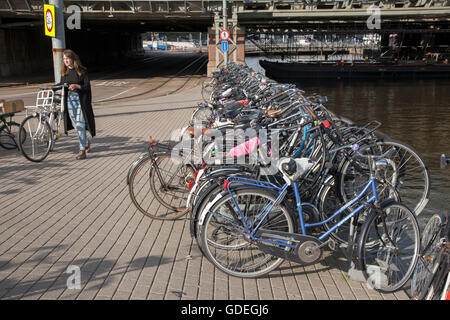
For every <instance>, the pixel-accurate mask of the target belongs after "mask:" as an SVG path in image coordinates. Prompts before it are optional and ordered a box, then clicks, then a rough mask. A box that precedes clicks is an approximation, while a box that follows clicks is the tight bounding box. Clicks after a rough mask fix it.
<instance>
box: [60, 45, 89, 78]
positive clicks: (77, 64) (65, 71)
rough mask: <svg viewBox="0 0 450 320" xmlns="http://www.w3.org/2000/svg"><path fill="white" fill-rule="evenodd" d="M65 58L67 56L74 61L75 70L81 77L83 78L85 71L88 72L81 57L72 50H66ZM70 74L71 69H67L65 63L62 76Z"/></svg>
mask: <svg viewBox="0 0 450 320" xmlns="http://www.w3.org/2000/svg"><path fill="white" fill-rule="evenodd" d="M63 56H66V57H67V58H69V59H72V61H73V67H74V68H75V70H76V72H77V73H78V75H79V76H81V74H82V73H83V71H85V70H86V68H85V67H84V66H83V65H82V64H81V61H80V57H78V55H77V54H76V53H75V52H73V51H72V50H70V49H66V50H64V52H63ZM68 73H69V68H67V66H66V65H65V64H64V61H63V63H62V68H61V74H62V75H63V76H66V75H67V74H68Z"/></svg>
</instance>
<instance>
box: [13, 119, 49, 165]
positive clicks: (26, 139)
mask: <svg viewBox="0 0 450 320" xmlns="http://www.w3.org/2000/svg"><path fill="white" fill-rule="evenodd" d="M52 144H53V133H52V129H51V128H50V125H49V124H48V122H47V121H46V120H45V119H43V118H42V117H41V115H40V114H36V115H30V116H28V117H26V118H25V119H24V120H23V121H22V123H21V124H20V128H19V147H20V151H21V152H22V154H23V155H24V157H25V158H27V159H28V160H30V161H33V162H40V161H42V160H44V159H45V158H46V157H47V156H48V154H49V152H50V149H51V147H52Z"/></svg>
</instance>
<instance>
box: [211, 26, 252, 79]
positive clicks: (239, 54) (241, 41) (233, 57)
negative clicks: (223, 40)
mask: <svg viewBox="0 0 450 320" xmlns="http://www.w3.org/2000/svg"><path fill="white" fill-rule="evenodd" d="M231 37H232V39H233V40H234V41H235V43H236V49H235V50H234V51H233V52H231V46H229V47H230V54H229V56H228V61H231V62H234V63H238V64H243V65H245V27H240V26H236V27H235V28H234V29H233V30H232V31H231ZM208 39H209V41H208V66H207V76H208V77H210V76H211V74H212V72H213V71H214V69H216V68H221V67H223V56H222V55H217V56H218V57H219V59H220V60H219V61H216V50H220V47H217V46H216V29H215V25H213V26H212V27H210V28H208Z"/></svg>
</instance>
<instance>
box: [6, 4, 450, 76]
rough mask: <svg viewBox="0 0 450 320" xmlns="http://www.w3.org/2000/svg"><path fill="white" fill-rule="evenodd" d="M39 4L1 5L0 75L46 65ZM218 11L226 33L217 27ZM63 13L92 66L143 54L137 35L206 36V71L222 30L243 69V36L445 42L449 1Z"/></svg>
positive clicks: (73, 42) (94, 7)
mask: <svg viewBox="0 0 450 320" xmlns="http://www.w3.org/2000/svg"><path fill="white" fill-rule="evenodd" d="M45 3H47V1H39V0H0V75H9V74H13V73H14V72H19V73H20V72H25V71H26V69H27V68H28V67H30V68H32V69H33V68H38V67H39V65H40V64H41V63H42V61H43V60H49V61H50V60H51V56H50V55H49V52H50V49H49V45H50V40H49V39H47V38H46V37H44V36H43V33H44V31H43V28H44V26H43V5H44V4H45ZM224 3H226V8H227V9H226V13H227V17H228V25H227V26H224V25H223V23H222V21H223V20H222V13H223V5H224ZM64 6H65V10H66V12H65V18H66V19H67V18H69V17H70V15H71V14H73V12H74V11H73V10H72V11H68V8H70V7H71V8H72V9H73V8H76V10H78V12H80V16H81V28H80V29H79V30H76V29H75V30H69V29H66V43H67V47H72V48H73V49H75V50H76V51H79V52H81V54H80V55H82V56H86V58H85V59H84V60H86V59H88V60H91V61H90V62H91V63H94V62H95V61H98V60H99V59H107V58H117V57H119V56H121V55H126V54H133V53H134V52H136V51H138V50H141V49H142V47H141V45H140V34H141V33H143V32H147V31H154V32H168V31H188V32H201V31H203V32H205V31H208V34H209V46H210V48H209V70H212V69H213V68H215V67H217V66H220V64H221V63H222V60H223V59H222V58H221V56H220V54H219V53H220V52H219V51H220V39H218V32H219V31H220V30H222V29H228V30H230V31H231V39H230V59H231V60H234V61H237V62H243V61H244V60H243V59H244V58H245V37H246V35H248V34H258V33H278V34H287V33H296V34H312V33H319V34H326V33H331V34H338V33H341V34H348V33H356V32H358V33H381V34H389V33H393V32H403V31H405V30H407V31H408V32H409V33H415V34H425V33H428V34H430V33H433V34H436V33H440V34H445V35H446V36H445V37H447V38H446V39H448V33H449V22H450V0H380V1H370V0H359V1H357V0H332V1H318V0H284V1H277V0H228V1H224V0H194V1H180V0H166V1H153V0H150V1H131V0H128V1H123V0H97V1H92V0H72V1H70V0H69V1H64ZM374 19H378V20H374ZM374 21H375V22H379V24H377V23H374ZM88 53H90V54H88Z"/></svg>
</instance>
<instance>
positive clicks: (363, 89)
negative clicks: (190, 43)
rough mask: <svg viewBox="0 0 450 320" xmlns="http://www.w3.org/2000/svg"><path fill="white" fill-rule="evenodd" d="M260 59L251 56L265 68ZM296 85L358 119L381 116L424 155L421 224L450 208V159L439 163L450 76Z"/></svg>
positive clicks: (449, 112)
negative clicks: (427, 187)
mask: <svg viewBox="0 0 450 320" xmlns="http://www.w3.org/2000/svg"><path fill="white" fill-rule="evenodd" d="M258 59H259V58H255V57H250V58H247V60H246V61H247V64H248V65H249V66H250V67H252V68H253V69H254V70H255V71H258V72H261V71H262V72H263V70H264V69H262V68H261V67H260V66H259V64H258ZM261 69H262V70H261ZM295 84H296V85H297V87H298V88H299V89H302V90H305V91H306V93H307V94H310V93H311V94H312V93H317V94H320V95H325V96H327V97H328V102H327V103H326V105H325V106H326V107H327V108H328V109H330V110H331V111H333V112H335V113H336V114H339V115H341V116H344V117H346V118H349V119H351V120H353V121H354V122H356V123H357V124H360V125H364V124H365V123H367V122H369V121H371V120H378V121H380V122H381V123H382V126H381V127H380V131H382V132H384V133H386V134H387V135H389V136H390V137H391V138H393V139H396V140H399V141H402V142H404V143H406V144H408V145H410V146H411V147H413V149H415V150H416V151H417V152H418V153H419V154H420V155H421V156H422V158H423V160H424V161H425V163H426V165H427V166H428V169H429V172H430V176H431V192H430V201H429V203H428V204H427V206H426V207H425V209H424V210H423V212H422V214H421V215H420V216H419V221H420V222H421V223H420V224H421V225H423V223H424V221H426V220H427V218H429V216H430V215H432V214H433V213H441V212H444V211H448V210H449V200H450V164H449V165H448V166H447V168H444V169H441V168H440V165H439V163H440V156H441V154H442V153H445V154H446V155H447V156H448V158H450V79H405V80H395V79H389V80H386V79H383V80H381V79H380V80H373V79H370V80H369V79H368V80H361V79H358V80H337V79H336V80H326V81H325V80H319V81H317V80H315V81H311V80H301V81H300V80H299V81H298V82H296V83H295Z"/></svg>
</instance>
